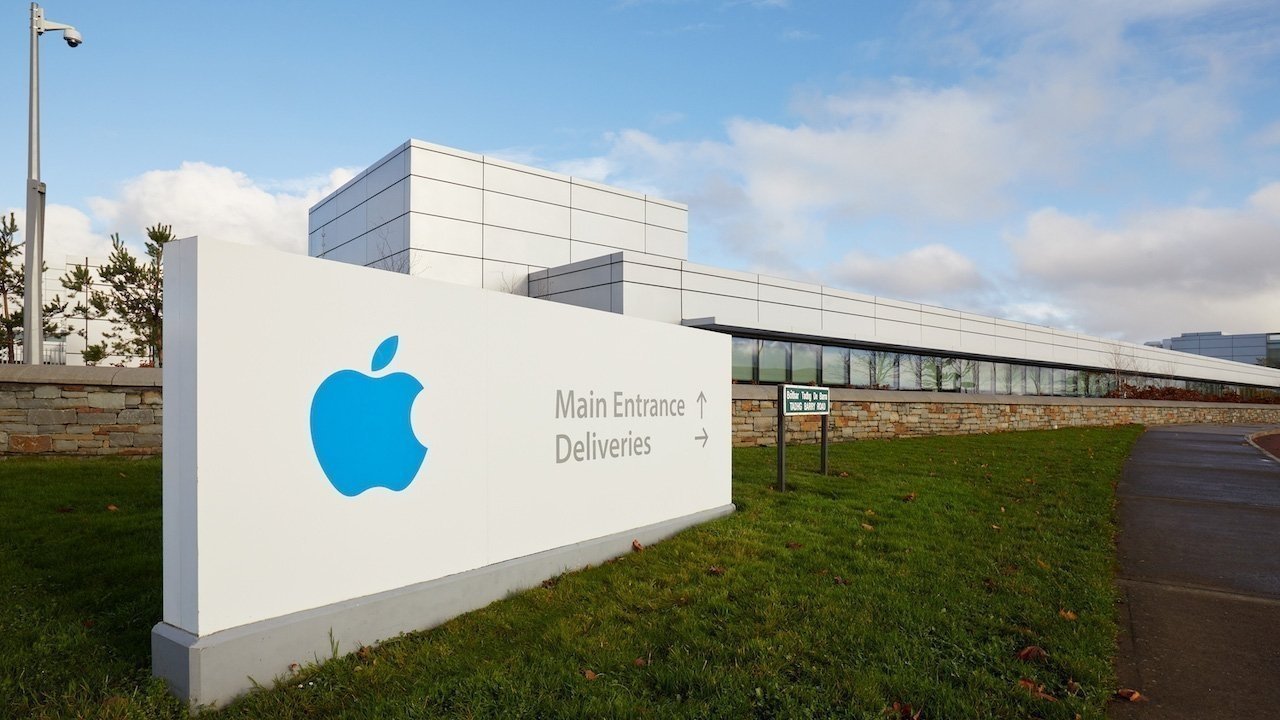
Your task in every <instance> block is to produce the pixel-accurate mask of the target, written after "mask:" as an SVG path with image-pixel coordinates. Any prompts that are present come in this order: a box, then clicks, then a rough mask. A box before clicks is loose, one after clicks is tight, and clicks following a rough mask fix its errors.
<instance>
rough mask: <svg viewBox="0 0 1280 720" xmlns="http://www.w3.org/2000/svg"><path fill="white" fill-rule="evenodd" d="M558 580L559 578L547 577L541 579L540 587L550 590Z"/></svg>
mask: <svg viewBox="0 0 1280 720" xmlns="http://www.w3.org/2000/svg"><path fill="white" fill-rule="evenodd" d="M559 582H560V578H547V579H546V580H543V581H542V587H544V588H546V589H548V590H550V589H551V588H553V587H555V586H556V584H557V583H559Z"/></svg>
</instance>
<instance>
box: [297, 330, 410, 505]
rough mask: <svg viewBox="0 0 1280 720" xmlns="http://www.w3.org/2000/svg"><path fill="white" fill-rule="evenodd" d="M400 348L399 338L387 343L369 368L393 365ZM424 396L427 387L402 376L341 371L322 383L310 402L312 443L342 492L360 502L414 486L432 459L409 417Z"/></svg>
mask: <svg viewBox="0 0 1280 720" xmlns="http://www.w3.org/2000/svg"><path fill="white" fill-rule="evenodd" d="M399 344H400V338H399V336H397V335H392V336H391V337H389V338H387V339H386V340H383V341H382V343H381V344H380V345H378V349H377V350H375V351H374V353H373V362H372V363H371V365H370V368H369V369H370V370H371V371H373V372H378V371H379V370H381V369H383V368H385V367H386V366H387V365H388V364H390V363H391V359H392V358H393V357H394V356H395V354H396V348H397V347H398V346H399ZM420 392H422V383H420V382H418V380H417V378H415V377H413V376H412V375H409V374H407V373H400V372H398V373H391V374H389V375H383V376H382V377H374V376H371V375H365V374H364V373H360V372H356V371H355V370H339V371H338V372H336V373H334V374H332V375H330V376H329V377H327V378H325V380H324V382H322V383H320V387H319V388H317V389H316V394H315V397H314V398H312V400H311V444H312V445H313V446H314V447H315V450H316V459H317V460H319V461H320V467H321V468H322V469H323V470H324V474H325V476H326V477H328V478H329V482H331V483H333V487H334V488H336V489H337V491H338V492H340V493H342V494H343V495H346V496H347V497H355V496H356V495H359V494H360V493H362V492H364V491H365V490H368V489H369V488H372V487H384V488H387V489H388V490H394V491H396V492H399V491H401V490H404V489H405V488H407V487H409V483H411V482H413V478H414V477H415V476H417V474H418V468H420V467H422V460H423V459H424V458H425V457H426V456H427V448H426V446H425V445H423V444H422V443H420V442H418V438H417V437H416V436H415V435H414V434H413V426H412V425H411V422H410V417H409V411H410V410H411V409H412V407H413V401H414V399H415V398H417V396H418V393H420Z"/></svg>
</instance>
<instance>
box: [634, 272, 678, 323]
mask: <svg viewBox="0 0 1280 720" xmlns="http://www.w3.org/2000/svg"><path fill="white" fill-rule="evenodd" d="M627 272H628V274H630V268H628V270H627ZM620 285H621V287H622V312H623V313H625V314H626V315H627V316H629V317H638V318H645V319H646V320H657V321H659V322H666V323H674V324H677V325H678V324H680V321H681V320H683V319H684V318H682V317H681V312H680V290H679V289H676V288H667V287H655V286H653V285H640V284H636V283H633V282H623V283H621V284H620Z"/></svg>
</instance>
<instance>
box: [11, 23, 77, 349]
mask: <svg viewBox="0 0 1280 720" xmlns="http://www.w3.org/2000/svg"><path fill="white" fill-rule="evenodd" d="M47 30H61V31H62V37H63V39H64V40H66V41H67V44H68V45H70V46H71V47H76V46H77V45H79V44H80V43H82V42H84V39H83V38H82V37H80V33H79V32H78V31H77V30H76V29H75V28H74V27H72V26H70V25H64V24H62V23H56V22H50V21H47V20H45V19H44V10H43V9H42V8H41V7H40V6H39V5H37V4H36V3H31V85H30V90H31V96H30V102H29V104H28V106H27V107H28V114H27V235H26V257H25V258H24V260H25V264H24V270H25V273H26V287H25V289H24V290H23V293H22V307H23V315H22V317H23V321H22V354H23V359H24V360H25V361H26V363H27V364H28V365H39V364H40V363H41V362H42V361H43V360H44V357H43V356H44V316H43V308H42V307H41V303H42V302H43V298H44V293H43V290H44V288H43V285H44V277H43V275H44V273H43V270H44V206H45V185H44V183H43V182H40V36H41V35H43V34H44V33H45V31H47ZM12 359H13V358H10V360H12Z"/></svg>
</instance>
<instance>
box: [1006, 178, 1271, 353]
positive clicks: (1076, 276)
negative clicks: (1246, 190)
mask: <svg viewBox="0 0 1280 720" xmlns="http://www.w3.org/2000/svg"><path fill="white" fill-rule="evenodd" d="M1277 238H1280V183H1271V184H1268V185H1265V186H1263V187H1261V188H1260V189H1259V190H1258V191H1257V192H1255V193H1254V194H1253V195H1252V196H1250V197H1249V198H1248V199H1247V201H1245V202H1244V203H1242V204H1241V205H1240V206H1239V207H1234V208H1230V207H1227V208H1223V207H1217V208H1204V207H1195V206H1187V207H1175V208H1168V209H1164V210H1157V211H1149V212H1145V213H1141V214H1137V215H1133V216H1131V217H1128V218H1126V219H1124V220H1122V221H1120V222H1117V223H1104V222H1101V221H1099V220H1097V219H1095V218H1091V217H1087V216H1084V217H1082V216H1076V215H1071V214H1068V213H1064V212H1061V211H1059V210H1056V209H1054V208H1044V209H1041V210H1037V211H1036V212H1034V213H1031V214H1030V215H1029V217H1028V219H1027V223H1026V227H1025V229H1023V230H1022V231H1021V232H1019V233H1017V234H1014V235H1011V236H1010V237H1008V238H1007V241H1008V243H1009V246H1010V248H1011V249H1012V250H1013V253H1014V255H1015V257H1016V259H1017V270H1018V272H1019V273H1020V274H1021V275H1022V278H1023V284H1024V285H1028V286H1035V287H1037V288H1039V289H1041V290H1042V291H1043V293H1044V294H1045V295H1046V296H1047V297H1049V298H1051V299H1052V303H1053V305H1055V306H1057V307H1059V308H1071V311H1070V313H1069V315H1070V317H1071V318H1072V319H1073V320H1074V321H1075V323H1076V324H1079V325H1082V326H1085V327H1088V328H1090V329H1091V331H1093V332H1102V333H1107V334H1115V335H1119V336H1122V337H1124V338H1125V339H1129V340H1134V341H1142V340H1152V339H1159V338H1161V337H1168V336H1170V335H1176V334H1179V333H1182V332H1194V331H1200V330H1223V331H1226V332H1246V331H1247V332H1266V331H1270V330H1274V329H1276V328H1275V325H1276V318H1277V317H1280V315H1278V310H1280V242H1277Z"/></svg>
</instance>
